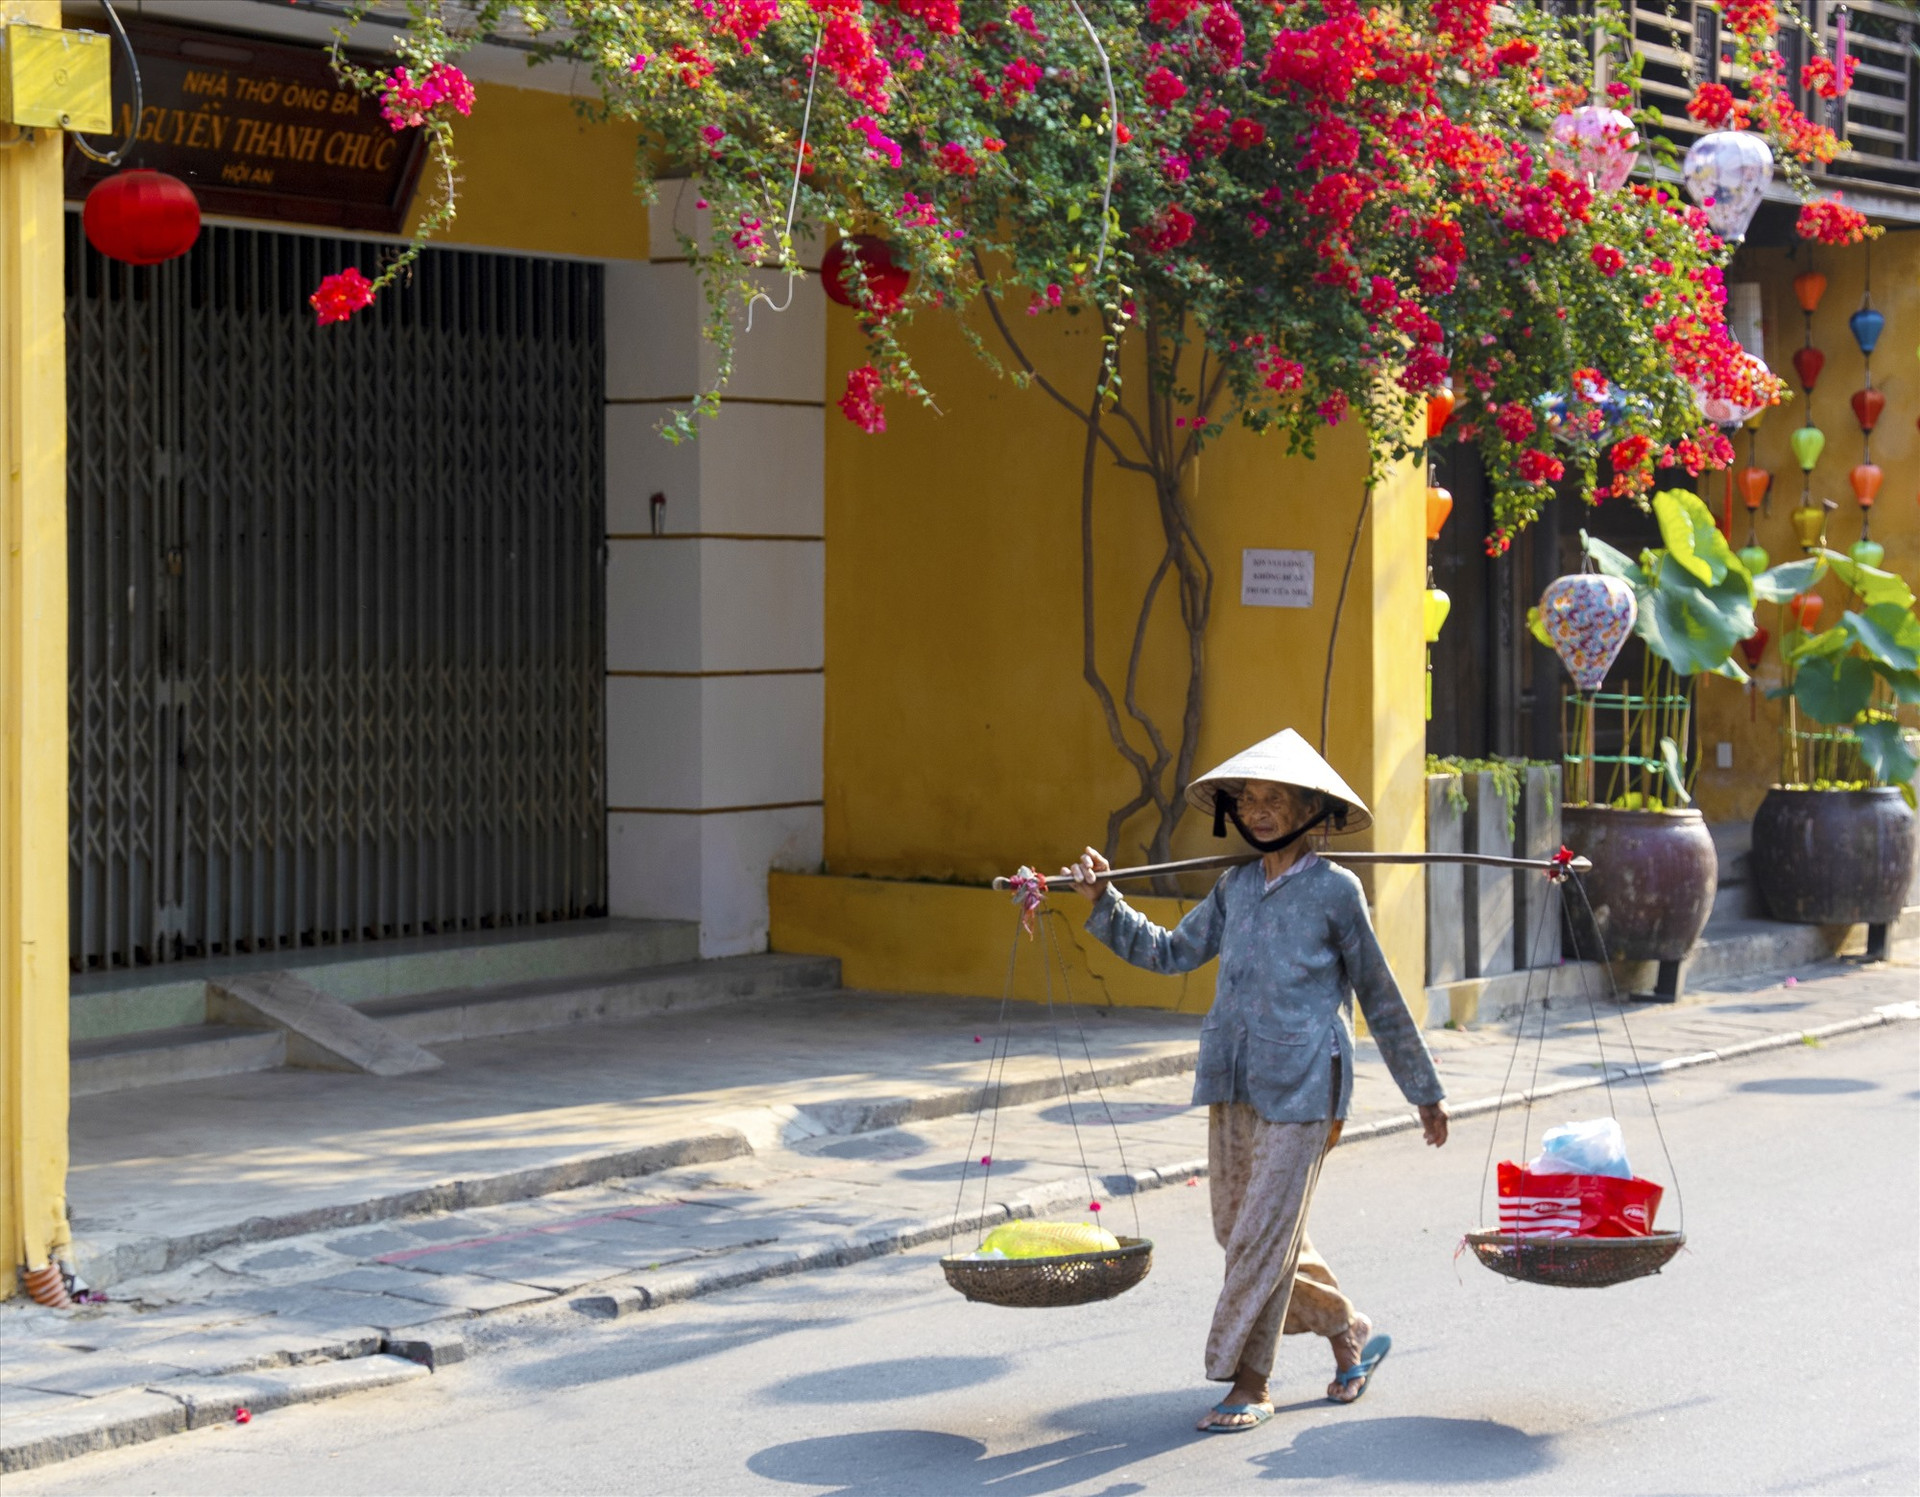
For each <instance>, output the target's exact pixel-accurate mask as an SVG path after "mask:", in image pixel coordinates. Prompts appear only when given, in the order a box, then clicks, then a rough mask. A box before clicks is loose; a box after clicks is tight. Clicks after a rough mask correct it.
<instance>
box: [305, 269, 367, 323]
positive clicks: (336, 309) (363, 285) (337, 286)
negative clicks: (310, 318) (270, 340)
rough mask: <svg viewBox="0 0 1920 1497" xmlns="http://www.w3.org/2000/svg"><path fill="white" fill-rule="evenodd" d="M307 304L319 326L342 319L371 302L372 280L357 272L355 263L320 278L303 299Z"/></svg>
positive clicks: (344, 319)
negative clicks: (318, 284) (317, 288)
mask: <svg viewBox="0 0 1920 1497" xmlns="http://www.w3.org/2000/svg"><path fill="white" fill-rule="evenodd" d="M307 305H308V306H310V307H312V308H313V310H314V311H315V312H316V313H318V314H319V318H320V326H321V327H325V326H326V325H327V324H328V323H329V322H345V321H346V320H347V319H348V318H349V317H351V316H353V314H354V313H355V312H358V311H359V310H360V309H361V308H362V307H370V306H372V305H373V282H372V281H369V280H368V279H367V278H366V277H365V276H363V275H362V274H360V269H359V267H358V266H356V265H349V266H348V267H347V268H346V269H345V270H343V271H340V272H339V273H338V274H335V275H330V276H327V277H325V278H324V279H322V280H321V282H320V289H319V290H318V291H316V292H314V293H313V295H312V296H309V297H308V298H307Z"/></svg>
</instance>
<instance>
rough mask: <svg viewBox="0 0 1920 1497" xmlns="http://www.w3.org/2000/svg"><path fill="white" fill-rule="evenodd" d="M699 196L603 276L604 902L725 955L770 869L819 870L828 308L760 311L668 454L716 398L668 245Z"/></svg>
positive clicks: (750, 920) (743, 941) (660, 217)
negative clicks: (668, 432) (646, 246)
mask: <svg viewBox="0 0 1920 1497" xmlns="http://www.w3.org/2000/svg"><path fill="white" fill-rule="evenodd" d="M696 196H697V190H696V189H695V188H693V187H692V186H691V185H688V184H677V183H665V184H662V189H661V200H660V202H659V203H658V204H657V205H656V206H655V208H654V212H653V225H654V227H653V234H652V245H651V246H650V252H651V254H652V257H653V258H652V259H651V260H650V261H648V262H647V263H620V264H614V265H610V266H609V267H608V269H607V283H606V285H607V841H608V864H609V875H610V879H609V904H610V908H611V911H612V913H613V914H615V915H625V916H640V917H651V918H663V919H681V920H698V921H699V922H700V951H701V954H702V955H703V956H734V955H739V954H741V953H744V952H751V951H764V950H765V949H766V945H767V872H768V870H769V869H773V868H778V869H783V870H801V871H804V870H809V869H817V868H818V867H819V866H820V860H821V795H822V791H821V759H822V737H823V733H824V691H825V675H824V671H825V664H826V658H825V657H826V652H825V640H824V633H823V609H824V602H825V592H824V588H825V550H826V546H825V539H824V536H823V527H824V523H825V496H824V481H825V466H824V465H825V431H824V421H825V400H824V383H823V382H824V379H825V362H826V353H825V349H826V343H825V337H826V317H825V307H826V303H825V298H824V297H823V296H822V294H821V291H820V283H819V281H818V279H817V278H812V277H809V278H808V279H807V280H805V281H802V282H800V283H799V284H797V285H796V286H795V287H794V288H793V300H792V303H791V305H789V306H788V307H787V309H786V310H785V311H784V312H778V313H776V312H773V311H771V310H770V309H769V308H768V307H767V306H765V305H764V304H762V305H761V306H760V307H759V308H758V309H757V310H756V311H755V313H754V318H753V331H752V332H751V333H747V332H745V331H744V328H743V329H742V331H741V332H740V333H739V336H738V342H737V345H736V353H735V360H734V375H733V378H732V380H731V381H730V382H729V384H728V386H727V390H726V392H725V398H724V404H723V406H722V410H721V414H720V415H719V417H718V418H717V419H715V420H712V421H709V422H707V423H705V425H704V427H703V429H702V431H701V434H700V437H699V439H698V440H697V441H694V442H688V443H683V444H681V445H680V446H677V447H676V446H674V445H672V444H670V443H668V442H667V441H666V440H665V439H664V438H662V437H661V436H660V435H659V432H658V427H659V424H660V420H661V417H662V416H663V415H664V414H665V412H666V410H667V408H668V406H669V405H671V404H684V403H685V402H686V401H687V400H688V399H689V398H690V397H691V396H692V395H694V394H695V393H696V392H697V391H698V390H700V389H703V388H705V387H706V386H708V385H709V384H710V383H711V382H712V378H713V362H714V353H713V345H712V344H711V343H709V342H707V340H705V339H704V338H702V337H701V335H700V330H701V326H702V319H703V317H704V315H705V304H704V302H703V300H702V296H701V291H700V287H699V284H698V282H697V280H696V278H695V276H694V274H693V270H692V268H691V267H690V266H688V265H687V264H686V263H685V262H684V261H683V260H682V259H681V258H680V246H679V243H678V241H677V239H676V238H675V235H674V224H675V222H676V221H679V222H680V223H681V226H682V227H687V226H690V225H693V224H695V223H697V224H698V225H699V227H700V228H701V229H702V230H704V228H705V222H704V221H705V219H706V214H705V213H704V212H700V213H696V212H695V210H694V209H693V203H694V200H695V198H696ZM768 290H769V292H770V293H771V294H772V295H773V296H774V297H775V299H776V300H784V299H785V296H786V282H785V280H784V278H781V277H769V278H768ZM656 493H658V494H662V495H664V496H665V503H664V504H663V505H662V506H660V512H659V515H658V521H659V533H657V534H656V533H655V523H654V522H655V516H654V513H653V506H652V504H651V497H652V496H653V495H654V494H656Z"/></svg>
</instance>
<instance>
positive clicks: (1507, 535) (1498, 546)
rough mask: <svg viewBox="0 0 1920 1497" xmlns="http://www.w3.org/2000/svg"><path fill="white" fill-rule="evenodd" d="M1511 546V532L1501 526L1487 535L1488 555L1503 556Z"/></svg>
mask: <svg viewBox="0 0 1920 1497" xmlns="http://www.w3.org/2000/svg"><path fill="white" fill-rule="evenodd" d="M1512 546H1513V533H1512V532H1511V531H1510V530H1508V529H1506V528H1505V527H1504V526H1502V527H1501V528H1500V529H1499V530H1496V531H1494V532H1493V534H1492V535H1490V536H1488V537H1487V543H1486V552H1487V555H1489V556H1505V555H1506V554H1507V552H1508V551H1509V550H1510V549H1511V548H1512Z"/></svg>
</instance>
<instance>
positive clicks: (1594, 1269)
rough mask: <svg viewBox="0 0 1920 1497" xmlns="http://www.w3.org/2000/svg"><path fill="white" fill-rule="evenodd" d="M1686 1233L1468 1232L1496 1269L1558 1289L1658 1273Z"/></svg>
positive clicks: (1600, 1285)
mask: <svg viewBox="0 0 1920 1497" xmlns="http://www.w3.org/2000/svg"><path fill="white" fill-rule="evenodd" d="M1686 1241H1687V1237H1686V1234H1685V1233H1684V1232H1655V1233H1653V1234H1652V1235H1651V1236H1647V1237H1516V1236H1514V1235H1513V1234H1512V1233H1511V1232H1469V1233H1467V1243H1468V1245H1469V1246H1471V1247H1472V1248H1473V1251H1474V1255H1475V1256H1476V1257H1478V1258H1479V1260H1480V1261H1481V1262H1482V1263H1484V1264H1486V1265H1487V1267H1488V1268H1490V1269H1492V1270H1493V1271H1494V1272H1495V1273H1499V1274H1505V1275H1506V1276H1507V1277H1508V1278H1510V1279H1520V1280H1523V1281H1525V1282H1526V1283H1529V1284H1547V1285H1551V1286H1552V1287H1554V1288H1557V1289H1605V1288H1606V1287H1607V1286H1608V1285H1610V1284H1624V1283H1625V1282H1626V1281H1627V1280H1628V1279H1639V1278H1644V1277H1645V1276H1646V1275H1648V1274H1655V1273H1659V1272H1660V1270H1661V1269H1662V1268H1664V1267H1666V1265H1667V1263H1668V1261H1669V1260H1670V1259H1671V1258H1672V1257H1673V1255H1674V1254H1675V1253H1677V1252H1679V1251H1680V1249H1681V1248H1682V1247H1684V1246H1685V1245H1686Z"/></svg>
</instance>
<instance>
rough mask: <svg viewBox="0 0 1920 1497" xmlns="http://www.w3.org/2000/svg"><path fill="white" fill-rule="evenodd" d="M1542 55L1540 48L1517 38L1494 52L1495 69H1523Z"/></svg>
mask: <svg viewBox="0 0 1920 1497" xmlns="http://www.w3.org/2000/svg"><path fill="white" fill-rule="evenodd" d="M1539 55H1540V49H1539V47H1537V46H1535V45H1534V44H1533V43H1532V42H1530V41H1526V40H1524V39H1522V38H1515V39H1514V40H1513V41H1510V42H1508V43H1506V44H1505V45H1504V46H1500V47H1496V48H1495V49H1494V52H1493V62H1494V66H1495V67H1502V68H1522V67H1525V66H1526V65H1527V64H1528V63H1530V62H1532V61H1533V60H1534V58H1536V57H1538V56H1539Z"/></svg>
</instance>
